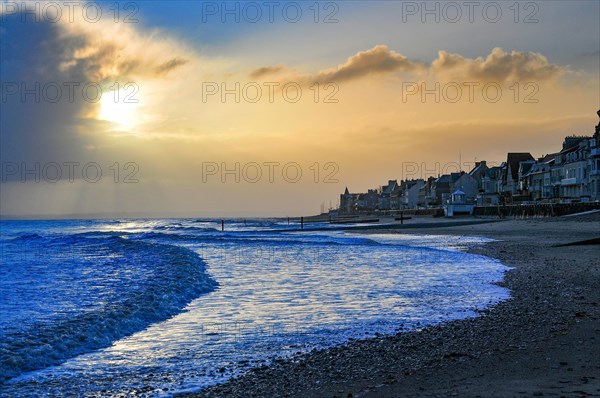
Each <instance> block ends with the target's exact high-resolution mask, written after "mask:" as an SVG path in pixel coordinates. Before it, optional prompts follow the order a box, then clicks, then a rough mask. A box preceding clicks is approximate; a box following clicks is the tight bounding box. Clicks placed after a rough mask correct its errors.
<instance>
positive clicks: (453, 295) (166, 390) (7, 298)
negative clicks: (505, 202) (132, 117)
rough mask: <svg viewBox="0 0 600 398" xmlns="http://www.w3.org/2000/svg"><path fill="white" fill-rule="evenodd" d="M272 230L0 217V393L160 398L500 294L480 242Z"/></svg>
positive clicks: (469, 310) (264, 225)
mask: <svg viewBox="0 0 600 398" xmlns="http://www.w3.org/2000/svg"><path fill="white" fill-rule="evenodd" d="M314 226H320V227H322V229H321V230H318V231H314V230H313V231H310V232H309V231H301V230H300V225H299V224H297V223H295V222H292V223H291V224H289V223H288V221H287V220H278V219H256V220H249V219H248V220H243V219H230V220H225V222H224V230H223V231H222V230H221V221H220V220H211V219H116V220H59V221H51V220H46V221H0V303H1V305H0V396H2V397H33V396H35V397H45V396H47V397H55V396H60V397H63V396H74V397H79V396H81V397H106V396H119V395H120V396H127V395H133V394H134V393H135V395H136V396H147V397H168V396H171V395H173V394H176V393H180V392H194V391H201V390H202V389H204V388H206V387H208V386H212V385H215V384H218V383H223V382H226V381H227V380H228V379H230V378H232V377H235V376H238V375H241V374H243V373H244V372H245V371H247V370H248V369H250V368H252V367H256V366H263V365H269V364H270V363H273V362H274V361H278V360H282V359H286V358H292V357H295V356H298V355H302V354H305V353H308V352H310V351H312V350H318V349H322V348H327V347H332V346H338V345H342V344H346V343H348V342H349V341H351V340H353V339H366V338H372V337H375V336H382V335H390V334H395V333H399V332H405V331H413V330H418V329H421V328H424V327H426V326H428V325H434V324H439V323H441V322H445V321H449V320H455V319H462V318H466V317H473V316H477V315H478V311H480V310H482V309H485V308H487V307H489V306H492V305H494V304H497V303H498V302H500V301H503V300H507V299H509V298H510V292H509V291H508V290H507V289H505V288H503V287H501V286H498V285H497V284H496V283H497V282H499V281H502V279H503V276H504V273H505V272H506V271H507V270H508V269H509V268H508V267H506V266H504V265H503V264H501V263H500V262H499V261H498V260H495V259H492V258H488V257H484V256H481V255H475V254H470V253H467V252H466V248H468V247H470V246H472V245H478V244H483V243H485V242H486V241H487V240H486V239H485V238H481V237H467V236H458V237H457V236H444V235H437V236H432V235H419V234H369V235H362V234H355V233H351V232H348V231H339V230H334V228H330V224H314V225H311V227H314Z"/></svg>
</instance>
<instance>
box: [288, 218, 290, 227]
mask: <svg viewBox="0 0 600 398" xmlns="http://www.w3.org/2000/svg"><path fill="white" fill-rule="evenodd" d="M288 225H290V218H289V217H288Z"/></svg>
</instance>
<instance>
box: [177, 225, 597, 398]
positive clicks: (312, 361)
mask: <svg viewBox="0 0 600 398" xmlns="http://www.w3.org/2000/svg"><path fill="white" fill-rule="evenodd" d="M599 222H600V214H598V213H596V214H593V215H585V216H578V217H561V218H547V219H532V220H505V221H501V222H495V223H487V224H471V225H462V226H457V225H452V226H445V227H439V226H438V227H435V228H431V227H428V228H419V229H414V228H411V229H407V230H406V231H403V230H402V229H393V230H377V231H373V230H370V231H364V233H394V234H398V233H419V234H435V235H465V236H483V237H488V238H492V239H494V240H495V241H493V242H491V243H487V244H485V245H478V246H474V247H471V248H469V249H468V251H469V252H472V253H477V254H482V255H485V256H489V257H493V258H497V259H499V260H500V261H501V262H502V263H503V264H505V265H507V266H510V267H513V269H512V270H510V271H508V272H507V273H506V275H505V279H504V281H503V282H502V283H501V285H502V286H505V287H507V288H509V289H510V290H511V294H512V298H511V299H510V300H508V301H504V302H502V303H500V304H498V305H496V306H494V307H491V308H489V309H488V310H485V311H482V312H481V316H479V317H476V318H470V319H466V320H459V321H452V322H448V323H445V324H442V325H439V326H433V327H427V328H424V329H422V330H419V331H415V332H409V333H399V334H397V335H395V336H385V337H383V336H374V337H373V338H370V339H366V340H358V341H357V340H355V341H351V342H349V343H348V344H346V345H344V346H342V347H336V348H332V349H327V350H319V351H313V352H311V353H309V354H305V355H302V356H298V357H297V358H294V359H293V360H289V361H279V362H276V363H275V364H274V365H273V366H270V367H266V366H263V367H260V368H256V369H254V370H252V371H250V372H248V373H246V374H245V375H243V376H241V377H239V378H237V379H234V380H231V381H229V382H228V383H226V384H223V385H218V386H215V387H213V388H210V389H208V390H205V391H203V392H202V393H199V394H195V395H194V394H192V395H189V394H188V395H186V396H198V397H448V396H458V397H530V396H548V397H590V396H600V360H599V359H598V358H600V256H599V254H600V250H599V247H598V245H597V244H595V245H574V246H558V245H562V244H568V243H572V242H576V241H582V240H586V239H591V238H598V237H600V223H599Z"/></svg>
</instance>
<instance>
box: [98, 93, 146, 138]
mask: <svg viewBox="0 0 600 398" xmlns="http://www.w3.org/2000/svg"><path fill="white" fill-rule="evenodd" d="M128 94H129V93H128V92H127V91H126V90H119V91H118V92H110V93H109V94H107V95H103V96H102V98H101V100H100V110H99V113H98V119H100V120H106V121H108V122H111V123H112V124H113V125H114V128H115V129H116V130H120V131H131V130H132V129H133V128H134V127H135V125H136V124H138V123H139V112H138V108H139V103H136V102H133V101H131V100H128Z"/></svg>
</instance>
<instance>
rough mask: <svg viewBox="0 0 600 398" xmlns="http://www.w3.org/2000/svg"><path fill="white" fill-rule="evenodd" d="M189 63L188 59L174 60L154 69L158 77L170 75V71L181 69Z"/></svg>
mask: <svg viewBox="0 0 600 398" xmlns="http://www.w3.org/2000/svg"><path fill="white" fill-rule="evenodd" d="M188 62H189V61H188V60H186V59H181V58H173V59H171V60H169V61H167V62H165V63H164V64H162V65H159V66H157V67H156V68H154V71H155V72H156V74H157V75H159V76H160V75H165V74H167V73H169V72H170V71H172V70H174V69H176V68H178V67H180V66H181V65H185V64H187V63H188Z"/></svg>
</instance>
